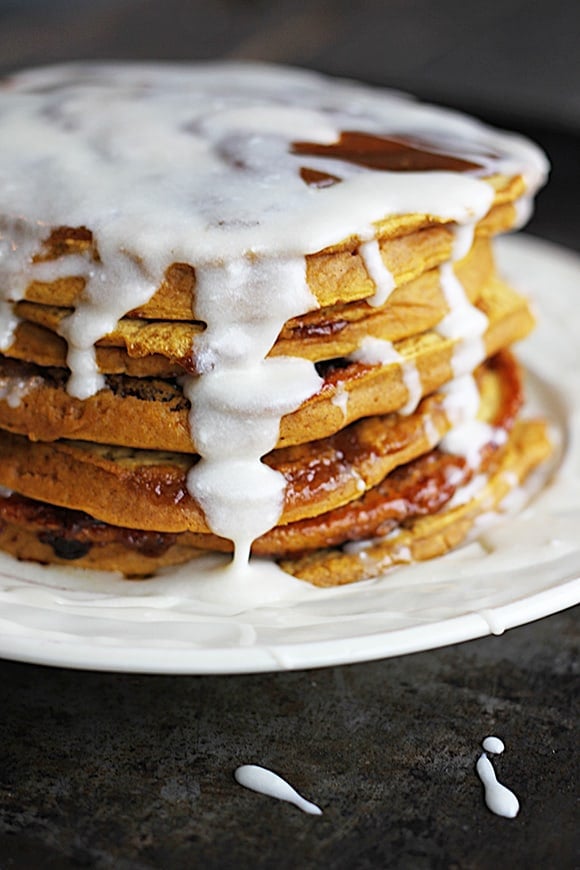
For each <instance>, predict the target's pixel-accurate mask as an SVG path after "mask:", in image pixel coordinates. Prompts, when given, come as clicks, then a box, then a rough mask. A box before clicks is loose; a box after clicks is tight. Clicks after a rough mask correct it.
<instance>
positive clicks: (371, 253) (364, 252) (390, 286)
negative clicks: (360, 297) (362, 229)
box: [358, 239, 395, 307]
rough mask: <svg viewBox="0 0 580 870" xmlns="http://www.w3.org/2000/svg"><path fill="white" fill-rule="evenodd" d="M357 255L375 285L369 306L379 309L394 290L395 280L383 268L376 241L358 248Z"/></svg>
mask: <svg viewBox="0 0 580 870" xmlns="http://www.w3.org/2000/svg"><path fill="white" fill-rule="evenodd" d="M358 251H359V254H360V255H361V257H362V259H363V263H364V264H365V267H366V270H367V272H368V273H369V275H370V277H371V278H372V280H373V282H374V284H375V288H376V289H375V293H374V295H373V296H369V298H368V299H367V302H368V303H369V305H372V306H374V307H379V306H381V305H384V304H385V302H386V301H387V299H388V298H389V296H390V294H391V293H392V291H393V290H394V289H395V279H394V277H393V276H392V275H391V273H390V272H389V270H388V269H387V267H386V266H385V263H384V261H383V258H382V256H381V249H380V247H379V243H378V241H377V239H371V240H370V241H368V242H364V243H363V244H362V245H360V246H359V249H358Z"/></svg>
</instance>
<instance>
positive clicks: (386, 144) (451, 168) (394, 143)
mask: <svg viewBox="0 0 580 870" xmlns="http://www.w3.org/2000/svg"><path fill="white" fill-rule="evenodd" d="M432 149H433V146H432V145H431V144H427V143H422V142H420V141H419V140H418V139H414V138H412V137H409V138H407V137H404V136H400V137H387V136H374V135H372V134H371V133H359V132H356V131H345V132H343V133H341V134H340V139H339V140H338V142H333V143H332V144H331V145H321V144H320V143H318V142H293V143H292V145H291V152H292V154H301V155H304V156H308V157H327V158H328V157H329V158H331V159H334V160H342V161H344V162H345V163H354V164H355V165H356V166H364V167H366V168H367V169H379V170H382V171H383V172H435V171H440V172H441V171H446V172H470V171H471V172H473V171H480V170H482V169H483V168H484V167H483V164H481V163H475V162H474V161H473V160H466V159H464V158H462V157H456V156H455V155H453V154H446V153H445V152H441V151H437V150H432ZM309 172H312V170H309ZM301 175H302V171H301ZM302 177H303V176H302ZM307 183H309V182H307ZM325 186H326V185H325Z"/></svg>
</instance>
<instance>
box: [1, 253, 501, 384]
mask: <svg viewBox="0 0 580 870" xmlns="http://www.w3.org/2000/svg"><path fill="white" fill-rule="evenodd" d="M455 273H456V274H457V277H458V279H459V280H460V281H461V283H462V286H463V288H464V290H465V292H466V295H467V297H468V298H469V299H470V301H472V302H475V301H476V300H477V299H478V298H479V296H480V293H481V291H482V290H483V288H484V286H485V284H486V283H487V282H488V281H489V280H491V279H492V278H493V277H494V276H493V260H492V256H491V250H490V246H489V244H488V243H485V242H479V243H477V244H475V245H474V246H473V247H472V249H471V250H470V252H469V253H468V255H467V256H466V257H465V258H463V260H461V262H460V263H458V264H457V266H456V268H455ZM441 284H442V282H441V278H440V273H439V270H438V269H430V270H429V271H428V272H426V273H424V274H423V275H421V276H420V277H419V278H417V279H415V280H414V281H411V282H410V283H409V284H405V285H403V286H402V287H400V288H398V289H395V290H394V291H393V292H392V293H391V294H390V296H389V298H388V300H387V301H386V303H385V305H383V306H380V307H372V306H370V305H368V304H367V303H366V302H359V303H356V302H355V303H350V304H349V305H341V306H338V305H335V306H332V307H330V308H324V309H318V310H316V311H313V312H310V313H308V314H306V315H304V316H302V317H299V318H292V320H290V321H289V322H288V323H286V324H285V325H284V326H283V328H282V330H281V332H280V335H279V336H278V338H277V340H276V343H275V344H274V346H273V347H272V349H271V351H270V353H271V354H272V355H276V356H282V355H287V356H301V357H304V358H306V359H310V360H312V361H314V362H319V361H320V360H323V359H330V358H333V357H337V356H343V355H345V354H348V353H350V352H352V351H353V350H355V349H356V348H357V347H358V346H359V345H360V343H361V341H362V340H363V339H364V337H365V336H368V335H374V336H375V337H377V338H383V339H385V340H388V341H396V340H400V339H403V338H408V337H410V336H413V335H417V334H419V333H421V332H425V331H426V330H428V329H432V328H433V327H435V326H436V325H437V323H438V322H439V321H440V320H442V319H443V317H444V316H445V315H446V314H447V313H448V310H449V308H448V304H447V301H446V299H445V293H444V290H443V288H442V286H441ZM14 313H15V315H16V317H17V318H18V319H19V320H20V321H22V322H23V323H26V324H29V323H30V324H35V325H37V326H42V327H44V328H45V329H48V330H50V331H51V332H54V333H57V334H58V333H59V327H60V326H61V324H62V322H63V321H64V320H65V318H67V317H70V315H71V314H72V313H73V309H72V308H62V307H58V306H55V305H40V304H38V303H31V302H18V303H16V304H15V306H14ZM204 330H205V324H203V323H201V322H196V321H189V322H186V321H183V320H179V321H178V322H174V321H173V320H166V321H152V320H144V319H142V318H135V317H127V318H123V319H122V320H120V321H119V322H118V323H117V324H116V327H115V330H114V331H112V332H109V333H108V334H107V335H105V336H103V338H102V339H100V340H99V341H97V342H96V346H97V347H107V348H108V347H119V348H122V349H124V350H125V351H126V353H127V354H128V356H130V357H131V358H143V357H148V356H156V355H157V356H162V357H165V358H166V359H167V360H169V361H171V362H173V363H175V364H176V365H180V366H182V367H183V369H184V370H185V371H190V372H194V373H195V372H196V371H197V364H196V351H195V348H196V341H197V339H198V338H199V336H200V335H202V334H203V332H204ZM8 352H10V349H9V350H8Z"/></svg>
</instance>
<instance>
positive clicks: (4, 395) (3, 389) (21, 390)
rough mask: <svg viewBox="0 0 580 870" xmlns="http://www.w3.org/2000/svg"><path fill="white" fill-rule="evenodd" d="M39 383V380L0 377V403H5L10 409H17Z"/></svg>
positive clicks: (40, 380) (40, 381) (33, 378)
mask: <svg viewBox="0 0 580 870" xmlns="http://www.w3.org/2000/svg"><path fill="white" fill-rule="evenodd" d="M41 383H42V379H41V378H35V377H8V376H6V377H4V376H2V375H0V401H2V402H6V404H7V405H8V406H9V407H10V408H18V406H19V405H20V403H21V402H22V399H24V398H25V396H27V395H28V393H29V392H30V391H31V390H34V389H36V387H37V386H38V385H39V384H41Z"/></svg>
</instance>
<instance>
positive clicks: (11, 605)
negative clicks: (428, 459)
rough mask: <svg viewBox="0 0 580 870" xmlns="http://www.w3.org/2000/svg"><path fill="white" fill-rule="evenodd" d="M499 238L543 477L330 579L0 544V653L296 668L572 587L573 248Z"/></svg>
mask: <svg viewBox="0 0 580 870" xmlns="http://www.w3.org/2000/svg"><path fill="white" fill-rule="evenodd" d="M498 254H499V260H500V265H501V267H502V269H503V271H504V273H505V274H506V275H507V277H508V278H509V279H510V280H511V281H512V283H514V284H515V285H516V286H517V285H520V286H521V287H522V288H525V289H526V290H529V291H530V292H531V294H532V296H533V297H534V298H535V300H536V307H537V309H538V321H539V325H538V328H537V330H536V332H535V333H534V335H533V336H532V337H531V338H530V339H528V340H527V341H526V342H525V343H524V345H523V346H522V347H521V349H520V358H521V359H522V360H523V361H524V363H525V364H526V365H527V367H528V369H529V372H530V377H529V381H530V383H529V391H530V393H531V404H533V405H539V406H540V409H541V411H542V412H543V413H544V414H546V415H547V416H549V418H550V419H551V420H553V421H554V424H555V428H556V430H557V433H559V435H560V436H561V440H562V444H563V459H561V461H559V467H558V468H557V469H556V470H555V474H554V477H553V479H552V480H551V481H550V482H549V483H548V485H546V486H544V487H543V489H542V491H541V492H540V493H539V494H538V495H536V497H535V498H534V499H533V501H532V503H531V504H530V506H529V507H527V508H525V509H524V510H523V511H521V512H519V513H518V514H516V515H515V516H507V517H506V516H503V517H502V519H501V520H500V521H499V523H498V524H497V525H496V526H494V527H492V528H483V529H482V530H481V533H480V537H479V538H478V539H477V540H476V541H473V542H472V543H470V544H468V545H466V546H464V547H462V548H461V549H459V550H457V551H455V552H453V553H450V554H449V555H447V556H445V557H443V558H442V559H438V560H434V561H431V562H426V563H423V564H421V565H413V566H405V567H403V568H399V569H397V570H395V571H393V572H392V573H390V574H389V575H388V576H386V577H384V578H382V579H380V580H377V581H370V582H366V583H359V584H355V585H353V586H350V587H345V588H342V589H332V590H318V589H312V588H311V587H309V586H308V585H306V584H304V583H301V582H300V581H296V580H294V579H292V578H288V577H286V575H284V578H283V579H281V578H275V579H274V582H269V583H268V586H267V587H263V586H262V584H261V583H260V584H258V587H257V588H255V589H254V590H251V591H250V592H249V594H248V590H245V592H244V594H243V595H241V596H240V595H237V594H236V590H233V592H232V594H231V595H228V596H227V597H226V598H225V599H224V598H221V599H220V596H219V595H218V596H217V597H216V594H215V593H214V591H213V590H214V589H215V588H216V587H215V586H212V587H211V588H210V587H209V586H205V587H203V588H201V589H200V585H199V583H196V577H195V567H191V566H189V567H182V568H180V569H179V570H177V571H171V572H170V573H168V574H167V575H166V576H164V577H161V578H158V579H155V580H149V581H143V582H140V583H128V582H127V581H123V580H121V579H118V578H117V577H115V576H114V575H110V574H98V573H96V572H82V571H77V570H75V569H72V568H71V569H68V568H67V569H53V568H43V567H41V566H38V565H33V564H27V563H19V562H16V561H14V560H12V559H10V558H9V557H7V556H2V557H1V558H0V615H1V616H0V655H2V656H4V657H6V658H11V659H17V660H20V661H27V662H36V663H41V664H50V665H63V666H66V667H74V668H93V669H100V670H119V671H133V672H149V673H168V674H169V673H171V674H177V673H188V674H203V673H232V674H233V673H244V672H257V671H268V670H281V669H286V668H309V667H318V666H321V665H331V664H343V663H347V662H357V661H365V660H370V659H377V658H383V657H387V656H393V655H399V654H402V653H408V652H413V651H417V650H425V649H432V648H435V647H438V646H443V645H445V644H450V643H455V642H457V641H463V640H469V639H471V638H475V637H481V636H482V635H485V634H489V633H491V632H493V633H501V632H502V631H504V630H505V629H507V628H511V627H512V626H516V625H521V624H523V623H525V622H529V621H531V620H533V619H538V618H539V617H542V616H547V615H548V614H550V613H554V612H556V611H558V610H561V609H563V608H565V607H568V606H570V605H572V604H575V603H577V602H578V601H579V600H580V580H579V579H578V578H579V577H580V385H579V383H578V382H577V381H580V378H579V377H578V372H579V370H580V366H579V353H578V344H579V336H580V313H579V309H578V304H577V300H578V291H579V288H580V258H578V257H577V256H576V255H574V254H572V253H569V252H568V251H565V250H563V249H561V248H558V247H556V246H553V245H549V244H547V243H545V242H540V241H538V240H536V239H532V238H530V237H525V236H524V237H519V238H518V237H516V238H513V239H511V238H510V239H504V240H500V242H499V243H498ZM265 588H267V592H264V589H265ZM238 591H239V590H238ZM224 600H225V601H227V602H228V603H227V604H225V603H224Z"/></svg>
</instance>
